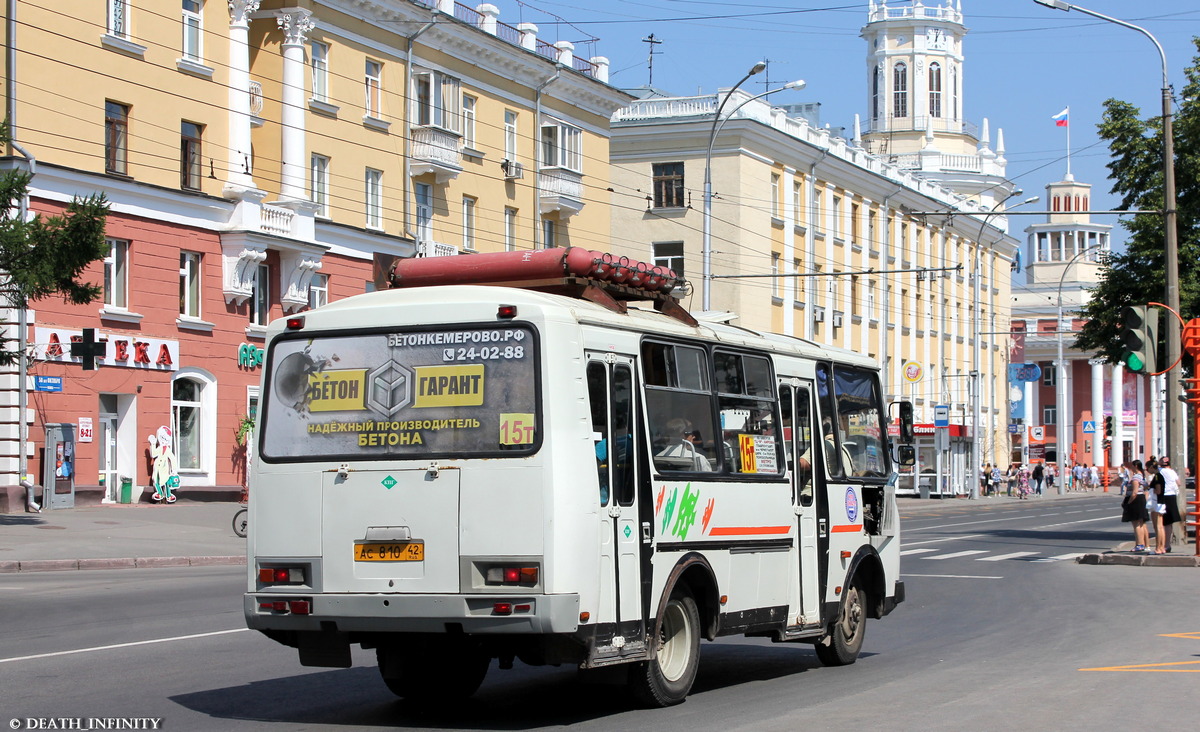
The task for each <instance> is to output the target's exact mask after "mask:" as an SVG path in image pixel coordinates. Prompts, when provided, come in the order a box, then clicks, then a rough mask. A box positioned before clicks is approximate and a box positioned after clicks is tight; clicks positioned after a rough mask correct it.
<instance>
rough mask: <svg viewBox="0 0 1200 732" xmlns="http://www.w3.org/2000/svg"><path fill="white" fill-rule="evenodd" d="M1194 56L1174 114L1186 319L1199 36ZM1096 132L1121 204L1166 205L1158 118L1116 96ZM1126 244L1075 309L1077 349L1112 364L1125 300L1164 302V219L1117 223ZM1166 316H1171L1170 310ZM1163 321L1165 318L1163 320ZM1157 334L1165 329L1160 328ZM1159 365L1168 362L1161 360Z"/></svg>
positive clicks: (1194, 234) (1194, 228) (1193, 257)
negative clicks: (1104, 142) (1080, 321)
mask: <svg viewBox="0 0 1200 732" xmlns="http://www.w3.org/2000/svg"><path fill="white" fill-rule="evenodd" d="M1192 42H1193V44H1195V46H1196V53H1197V55H1196V56H1195V57H1194V58H1193V59H1192V65H1191V66H1190V67H1188V68H1187V69H1186V70H1185V74H1186V78H1187V81H1186V84H1185V86H1184V89H1183V94H1182V95H1181V97H1179V98H1180V99H1182V101H1181V102H1180V104H1179V106H1178V108H1177V111H1176V113H1175V116H1174V119H1173V123H1174V135H1175V193H1176V210H1177V212H1178V213H1177V217H1176V221H1177V230H1178V233H1179V306H1180V311H1181V312H1180V315H1182V316H1183V319H1184V320H1185V321H1186V320H1188V319H1190V318H1195V317H1198V316H1200V37H1198V38H1193V39H1192ZM1099 130H1100V137H1101V138H1102V139H1104V140H1107V141H1108V147H1109V150H1110V151H1111V153H1112V160H1111V162H1109V163H1108V169H1109V171H1110V176H1109V177H1110V179H1111V180H1112V181H1113V187H1112V192H1113V193H1116V194H1118V195H1120V196H1121V204H1120V206H1118V208H1121V209H1143V210H1160V209H1162V207H1163V169H1162V151H1163V134H1162V133H1163V129H1162V117H1152V118H1150V119H1146V120H1143V119H1141V110H1139V109H1138V108H1137V107H1135V106H1133V105H1132V104H1129V103H1128V102H1123V101H1120V100H1117V99H1109V100H1108V101H1106V102H1105V103H1104V118H1103V121H1102V122H1101V123H1100V125H1099ZM1121 225H1122V226H1124V227H1125V229H1126V230H1128V232H1129V237H1128V240H1127V249H1126V251H1125V252H1123V253H1120V254H1115V253H1114V254H1113V255H1111V256H1110V257H1108V258H1107V261H1106V262H1105V263H1104V266H1103V267H1102V269H1101V275H1100V281H1099V283H1098V284H1097V286H1096V288H1095V289H1094V290H1093V291H1092V296H1091V299H1090V300H1089V301H1088V303H1087V305H1086V306H1084V308H1083V309H1082V310H1081V311H1080V313H1081V315H1082V317H1084V318H1086V319H1087V323H1086V324H1085V325H1084V326H1083V330H1081V331H1080V333H1079V336H1078V337H1077V338H1076V339H1075V347H1076V348H1078V349H1081V350H1084V351H1092V352H1094V353H1095V354H1096V355H1097V357H1104V358H1105V359H1106V360H1107V361H1109V362H1110V363H1117V362H1119V361H1120V360H1121V353H1122V351H1123V346H1122V344H1121V340H1120V337H1121V336H1120V327H1119V320H1120V315H1121V309H1122V308H1123V307H1125V306H1126V305H1140V304H1144V303H1147V302H1163V297H1164V283H1165V278H1166V261H1165V257H1164V252H1165V244H1164V231H1163V217H1162V216H1161V215H1158V214H1138V215H1135V216H1133V217H1132V218H1129V219H1125V220H1123V221H1122V222H1121ZM1163 316H1164V317H1167V318H1173V317H1174V316H1172V315H1170V314H1169V313H1165V312H1164V313H1163ZM1160 322H1162V321H1161V320H1160ZM1159 333H1160V337H1161V336H1162V335H1163V334H1164V333H1165V329H1164V328H1160V329H1159ZM1159 363H1160V364H1162V365H1160V367H1159V368H1163V367H1165V366H1166V365H1167V364H1163V362H1162V361H1161V360H1160V361H1159Z"/></svg>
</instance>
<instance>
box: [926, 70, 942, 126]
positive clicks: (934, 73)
mask: <svg viewBox="0 0 1200 732" xmlns="http://www.w3.org/2000/svg"><path fill="white" fill-rule="evenodd" d="M929 116H930V117H941V116H942V66H941V64H938V63H936V62H935V63H931V64H929Z"/></svg>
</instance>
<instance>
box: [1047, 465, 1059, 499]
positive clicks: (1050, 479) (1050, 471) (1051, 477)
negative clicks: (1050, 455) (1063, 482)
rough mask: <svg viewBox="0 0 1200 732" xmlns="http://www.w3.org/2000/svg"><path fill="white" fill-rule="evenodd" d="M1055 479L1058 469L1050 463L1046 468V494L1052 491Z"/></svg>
mask: <svg viewBox="0 0 1200 732" xmlns="http://www.w3.org/2000/svg"><path fill="white" fill-rule="evenodd" d="M1057 478H1058V468H1056V467H1055V466H1054V463H1050V464H1049V465H1047V466H1046V491H1047V492H1050V491H1052V490H1054V481H1055V480H1056V479H1057Z"/></svg>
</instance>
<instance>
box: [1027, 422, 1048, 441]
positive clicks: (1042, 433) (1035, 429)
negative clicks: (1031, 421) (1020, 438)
mask: <svg viewBox="0 0 1200 732" xmlns="http://www.w3.org/2000/svg"><path fill="white" fill-rule="evenodd" d="M1029 439H1031V440H1033V441H1034V442H1041V441H1042V440H1044V439H1046V428H1045V427H1042V426H1041V425H1030V427H1029Z"/></svg>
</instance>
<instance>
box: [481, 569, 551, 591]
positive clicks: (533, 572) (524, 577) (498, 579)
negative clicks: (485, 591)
mask: <svg viewBox="0 0 1200 732" xmlns="http://www.w3.org/2000/svg"><path fill="white" fill-rule="evenodd" d="M484 578H485V581H486V582H487V584H489V585H520V586H525V587H532V586H534V585H536V584H537V583H538V568H537V567H536V566H533V567H520V566H517V567H489V568H488V570H487V574H485V575H484Z"/></svg>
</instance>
